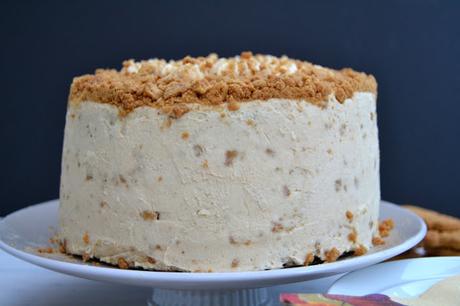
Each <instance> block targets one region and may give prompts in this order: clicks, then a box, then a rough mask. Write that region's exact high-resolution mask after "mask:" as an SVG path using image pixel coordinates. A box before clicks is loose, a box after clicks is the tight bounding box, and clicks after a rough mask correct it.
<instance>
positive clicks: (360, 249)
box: [354, 244, 367, 256]
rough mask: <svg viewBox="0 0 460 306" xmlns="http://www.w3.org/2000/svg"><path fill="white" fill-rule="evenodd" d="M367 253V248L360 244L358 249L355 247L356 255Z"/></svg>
mask: <svg viewBox="0 0 460 306" xmlns="http://www.w3.org/2000/svg"><path fill="white" fill-rule="evenodd" d="M366 253H367V248H366V247H365V246H364V245H362V244H360V245H359V246H358V247H357V248H356V249H355V252H354V255H355V256H361V255H364V254H366Z"/></svg>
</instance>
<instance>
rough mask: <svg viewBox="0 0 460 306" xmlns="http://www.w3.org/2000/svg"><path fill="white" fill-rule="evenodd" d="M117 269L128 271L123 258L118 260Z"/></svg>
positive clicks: (127, 265)
mask: <svg viewBox="0 0 460 306" xmlns="http://www.w3.org/2000/svg"><path fill="white" fill-rule="evenodd" d="M118 268H120V269H128V268H129V264H128V262H127V261H126V260H125V259H124V258H123V257H120V258H118Z"/></svg>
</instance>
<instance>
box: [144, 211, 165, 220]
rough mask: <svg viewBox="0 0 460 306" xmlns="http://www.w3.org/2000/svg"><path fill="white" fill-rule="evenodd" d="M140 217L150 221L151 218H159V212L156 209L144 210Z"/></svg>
mask: <svg viewBox="0 0 460 306" xmlns="http://www.w3.org/2000/svg"><path fill="white" fill-rule="evenodd" d="M140 215H141V217H142V219H144V220H145V221H152V220H159V219H160V213H159V212H157V211H153V210H152V211H150V210H144V211H143V212H141V214H140Z"/></svg>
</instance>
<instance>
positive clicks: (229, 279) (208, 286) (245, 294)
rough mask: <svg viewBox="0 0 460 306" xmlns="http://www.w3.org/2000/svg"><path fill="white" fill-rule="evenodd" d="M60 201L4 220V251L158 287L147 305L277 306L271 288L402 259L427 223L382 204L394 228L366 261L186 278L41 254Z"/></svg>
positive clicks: (86, 274)
mask: <svg viewBox="0 0 460 306" xmlns="http://www.w3.org/2000/svg"><path fill="white" fill-rule="evenodd" d="M58 206H59V202H58V201H57V200H54V201H50V202H46V203H42V204H37V205H33V206H30V207H27V208H24V209H21V210H18V211H16V212H14V213H12V214H10V215H8V216H7V217H5V218H4V219H2V220H1V221H0V248H2V249H3V250H5V251H6V252H8V253H10V254H12V255H13V256H16V257H18V258H20V259H22V260H25V261H28V262H30V263H32V264H35V265H38V266H41V267H44V268H47V269H50V270H53V271H56V272H60V273H65V274H70V275H74V276H77V277H82V278H86V279H91V280H98V281H107V282H113V283H122V284H127V285H136V286H147V287H151V288H154V291H153V294H152V298H151V300H150V301H148V304H149V305H162V306H164V305H201V306H206V305H275V304H277V303H278V301H272V300H270V299H269V295H268V289H267V287H270V286H274V285H280V284H287V283H294V282H301V281H307V280H313V279H318V278H322V277H327V276H332V275H335V274H339V273H344V272H349V271H354V270H357V269H360V268H363V267H366V266H370V265H373V264H375V263H378V262H381V261H384V260H386V259H388V258H391V257H393V256H395V255H398V254H400V253H402V252H404V251H406V250H408V249H410V248H411V247H413V246H415V245H416V244H417V243H418V242H420V241H421V240H422V239H423V237H424V236H425V233H426V226H425V224H424V222H423V221H422V220H421V219H420V218H419V217H418V216H416V215H415V214H413V213H412V212H410V211H408V210H406V209H403V208H401V207H399V206H397V205H394V204H390V203H387V202H383V201H382V203H381V207H380V217H381V219H386V218H392V219H393V220H394V221H395V224H396V226H395V229H394V230H393V231H392V233H391V235H390V237H389V238H388V239H387V240H386V244H385V245H383V246H380V247H376V248H373V249H372V250H371V251H370V252H368V253H367V254H366V255H364V256H359V257H349V258H345V259H343V260H339V261H337V262H334V263H327V264H321V265H314V266H309V267H298V268H287V269H276V270H269V271H255V272H226V273H217V272H215V273H183V272H154V271H143V270H121V269H117V268H112V267H109V266H95V265H94V264H88V263H84V262H82V261H80V260H78V259H75V258H70V257H68V256H63V255H57V254H50V255H48V254H46V256H44V255H43V254H42V255H39V254H38V253H37V252H36V250H37V248H38V247H44V246H49V245H50V244H49V238H50V237H52V235H53V233H54V232H55V231H56V229H57V224H58Z"/></svg>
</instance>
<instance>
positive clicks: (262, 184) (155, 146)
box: [60, 61, 380, 271]
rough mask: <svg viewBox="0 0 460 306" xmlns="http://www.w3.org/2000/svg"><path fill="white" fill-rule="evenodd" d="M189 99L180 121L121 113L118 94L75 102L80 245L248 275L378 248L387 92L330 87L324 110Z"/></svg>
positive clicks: (136, 262) (299, 104)
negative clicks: (114, 98)
mask: <svg viewBox="0 0 460 306" xmlns="http://www.w3.org/2000/svg"><path fill="white" fill-rule="evenodd" d="M224 64H225V63H220V64H219V62H218V61H217V63H216V64H215V65H214V67H213V69H217V70H218V69H220V68H219V66H220V65H224ZM168 67H169V68H168ZM227 68H228V67H227ZM125 69H126V70H127V72H128V73H137V71H138V70H139V69H140V67H139V65H137V64H135V63H129V64H128V65H127V66H126V67H125ZM162 69H173V68H171V67H170V66H168V64H165V65H164V67H163V68H162ZM222 69H223V68H222ZM286 69H287V71H289V69H292V70H295V68H294V67H290V66H287V67H286ZM216 73H218V72H216ZM292 73H295V71H293V72H292ZM188 107H189V109H190V110H191V111H188V112H187V113H185V114H184V115H183V116H182V117H181V118H179V119H175V120H173V121H171V118H170V116H169V115H168V114H167V113H164V112H161V111H160V110H159V109H157V108H155V107H150V106H140V107H136V108H134V109H132V111H130V112H129V113H128V114H126V115H125V116H119V108H118V107H117V106H116V105H113V104H109V103H100V102H99V101H95V100H82V101H81V102H80V103H70V104H69V108H68V111H67V118H66V127H65V138H64V148H63V160H62V177H61V196H60V198H61V206H60V238H61V239H62V240H63V241H64V240H65V244H66V250H67V252H69V253H71V254H79V255H83V256H84V257H86V258H88V257H94V258H98V259H99V260H101V261H103V262H107V263H111V264H116V265H117V264H118V265H119V266H122V267H141V268H145V269H158V270H180V271H247V270H263V269H273V268H281V267H283V266H287V265H302V264H305V263H306V264H308V263H310V262H311V261H312V260H313V258H314V256H316V257H318V258H320V259H322V260H326V261H331V260H335V259H336V258H337V256H338V255H340V254H342V253H344V252H347V251H353V250H356V249H360V250H361V251H362V250H363V249H368V248H370V247H371V246H372V238H373V237H374V236H375V235H377V227H378V207H379V201H380V186H379V147H378V131H377V124H376V95H375V93H372V92H355V93H354V94H353V95H352V96H351V97H350V98H347V99H345V100H344V101H343V102H342V103H338V101H337V100H336V97H335V96H334V95H330V96H329V97H328V98H327V100H326V101H325V102H324V103H323V105H322V106H321V107H319V106H317V105H316V104H315V103H311V102H310V101H306V100H302V99H299V100H292V99H279V98H272V99H268V100H266V101H261V100H251V101H246V102H245V103H241V105H239V107H238V108H237V109H234V110H233V111H230V110H229V109H228V108H226V107H220V106H215V105H212V106H211V105H206V104H199V103H190V104H189V105H188Z"/></svg>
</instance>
